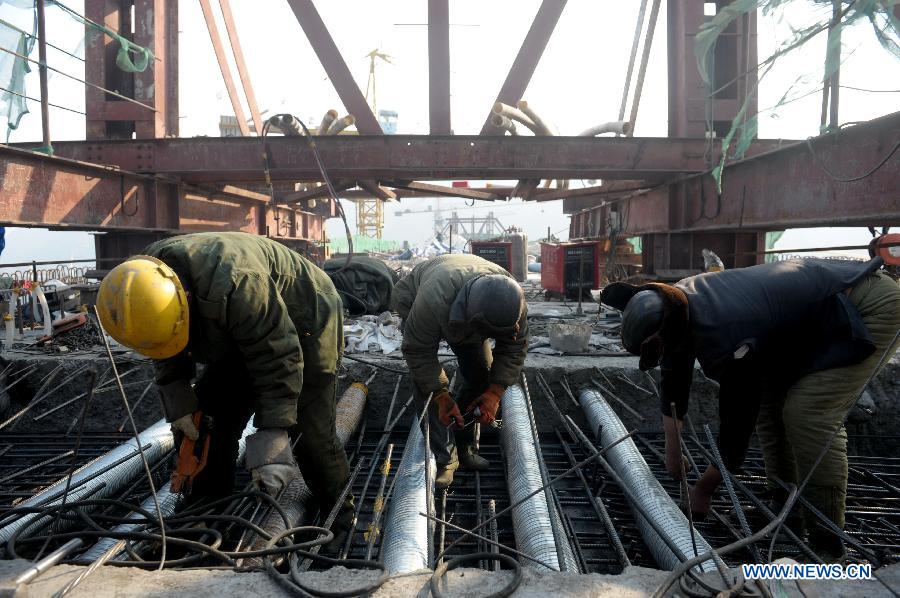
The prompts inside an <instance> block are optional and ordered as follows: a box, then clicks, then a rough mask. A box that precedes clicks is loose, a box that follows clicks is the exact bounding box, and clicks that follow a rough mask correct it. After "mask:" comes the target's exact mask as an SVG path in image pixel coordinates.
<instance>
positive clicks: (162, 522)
mask: <svg viewBox="0 0 900 598" xmlns="http://www.w3.org/2000/svg"><path fill="white" fill-rule="evenodd" d="M94 315H95V316H96V321H94V322H93V323H94V325H96V326H97V331H98V332H99V333H100V339H101V340H102V341H103V347H104V348H105V349H106V356H107V357H108V358H109V367H110V368H111V369H112V374H113V377H114V378H115V379H116V384H117V386H118V387H119V394H120V395H121V396H122V403H123V404H124V405H125V411H126V412H127V413H128V419H129V420H130V421H131V431H132V432H133V433H134V443H135V444H136V445H137V448H138V452H139V453H140V455H141V461H142V462H143V464H144V472H145V473H146V474H147V483H148V484H150V492H151V493H152V494H153V504H154V505H156V514H157V515H158V516H159V533H160V536H161V537H162V540H161V542H162V556H161V557H160V561H159V569H160V570H162V568H163V566H164V565H165V563H166V525H165V519H164V518H163V514H162V508H161V507H160V506H159V497H158V496H157V495H156V484H154V483H153V474H152V473H150V464H149V463H148V462H147V455H145V454H144V447H143V446H142V445H141V440H140V434H139V432H138V429H137V424H135V423H134V414H133V413H132V412H131V405H130V404H129V403H128V396H127V395H126V394H125V389H124V388H123V387H122V379H121V378H120V377H119V371H118V370H117V369H116V360H115V358H114V357H113V354H112V350H111V349H110V348H109V341H108V340H107V339H106V331H105V330H104V329H103V323H102V322H101V321H100V312H99V311H98V310H97V306H96V305H95V306H94Z"/></svg>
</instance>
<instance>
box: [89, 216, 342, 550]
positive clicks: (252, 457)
mask: <svg viewBox="0 0 900 598" xmlns="http://www.w3.org/2000/svg"><path fill="white" fill-rule="evenodd" d="M97 307H98V311H99V314H100V319H101V321H102V323H103V326H104V327H105V328H106V330H107V332H109V334H110V335H111V336H112V337H113V338H114V339H116V340H117V341H118V342H120V343H121V344H123V345H125V346H126V347H129V348H131V349H134V350H135V351H137V352H138V353H141V354H142V355H146V356H148V357H151V358H153V359H155V360H156V372H157V373H156V381H157V384H158V385H159V387H160V391H161V392H160V394H161V396H162V399H163V405H164V408H165V412H166V418H167V419H168V420H169V421H170V422H172V428H173V431H175V432H176V434H184V435H185V436H187V437H189V438H192V439H196V437H197V434H198V430H197V429H196V427H195V426H194V423H193V421H192V415H193V414H194V412H196V411H198V410H200V411H202V412H203V414H204V415H208V416H211V417H212V419H213V427H212V432H211V433H210V438H211V441H210V451H209V453H210V454H209V461H208V463H207V466H206V468H205V469H204V470H203V471H201V472H200V473H199V474H198V476H197V478H196V480H195V481H194V484H193V490H192V494H198V495H201V496H221V495H227V494H228V493H230V492H231V491H232V488H233V486H234V468H235V459H236V457H237V450H238V439H239V438H240V436H241V433H242V431H243V430H244V427H245V426H246V424H247V422H248V421H249V419H250V416H251V415H253V416H254V425H255V426H256V428H257V431H256V432H255V433H254V434H252V435H250V436H248V437H247V450H246V465H247V469H249V470H250V471H251V473H252V477H253V480H254V482H255V483H256V484H257V486H258V487H259V488H260V489H261V490H264V491H266V492H268V493H270V494H272V495H276V494H278V492H279V491H280V490H281V489H282V488H284V487H285V486H286V485H287V484H288V483H289V482H290V481H291V480H292V479H293V478H295V477H296V476H297V475H298V471H297V469H298V464H299V471H300V472H302V474H303V478H304V480H305V481H306V483H307V484H308V485H309V487H310V489H311V490H312V492H313V494H314V496H315V498H316V499H317V500H318V501H319V507H320V509H322V510H323V511H324V512H326V513H327V512H329V511H330V510H331V508H332V506H333V505H334V504H335V502H336V501H337V500H338V499H339V497H340V495H341V493H342V491H343V489H344V486H345V485H346V483H347V480H348V478H349V468H348V464H347V455H346V453H345V452H344V449H343V448H342V447H341V445H340V443H339V441H338V439H337V437H336V433H335V373H336V368H337V362H338V355H339V351H340V349H341V345H342V332H343V324H342V313H343V312H342V310H343V308H342V304H341V299H340V297H339V296H338V294H337V292H336V291H335V288H334V285H333V284H332V283H331V280H330V279H329V278H328V276H327V275H326V274H325V273H324V272H323V271H322V270H320V269H319V268H317V267H316V266H315V265H314V264H312V263H311V262H309V261H308V260H307V259H306V258H304V257H302V256H301V255H300V254H298V253H295V252H294V251H291V250H290V249H288V248H287V247H285V246H284V245H281V244H280V243H277V242H275V241H271V240H269V239H266V238H264V237H259V236H255V235H250V234H246V233H198V234H189V235H183V236H178V237H172V238H169V239H165V240H162V241H158V242H156V243H153V244H152V245H150V246H149V247H147V248H146V249H145V250H144V255H138V256H134V257H132V258H130V259H128V260H126V261H125V262H124V263H122V264H120V265H118V266H116V267H115V268H113V270H111V271H110V273H109V274H107V275H106V277H105V278H104V279H103V282H102V283H101V285H100V290H99V292H98V294H97ZM196 363H201V364H205V365H206V368H205V370H204V371H203V374H202V375H201V376H200V378H199V380H197V382H196V384H195V385H194V386H192V385H191V380H192V379H193V378H194V377H195V375H196V371H195V364H196ZM292 445H293V450H292V448H291V447H292ZM295 457H296V460H295ZM352 515H353V513H352V501H347V502H346V503H345V504H344V507H343V511H342V512H341V514H340V516H339V517H338V520H337V521H336V527H334V528H332V530H333V531H334V533H335V540H337V541H338V543H339V536H341V535H343V533H344V532H346V531H347V530H348V529H349V525H350V521H351V519H352ZM335 545H337V543H335Z"/></svg>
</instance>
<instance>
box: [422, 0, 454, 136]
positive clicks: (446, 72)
mask: <svg viewBox="0 0 900 598" xmlns="http://www.w3.org/2000/svg"><path fill="white" fill-rule="evenodd" d="M449 4H450V2H449V0H428V110H429V118H428V122H429V124H430V125H431V134H432V135H450V134H452V133H453V129H452V128H451V126H450V6H449Z"/></svg>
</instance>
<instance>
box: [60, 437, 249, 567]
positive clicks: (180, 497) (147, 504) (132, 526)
mask: <svg viewBox="0 0 900 598" xmlns="http://www.w3.org/2000/svg"><path fill="white" fill-rule="evenodd" d="M254 432H256V428H255V427H254V426H253V423H252V420H251V422H250V423H248V424H247V427H246V428H244V433H243V434H241V439H240V440H239V441H238V455H237V461H236V463H237V465H241V463H243V461H244V451H245V450H246V448H247V436H249V435H250V434H253V433H254ZM184 498H185V496H184V494H182V493H181V492H172V482H171V481H169V482H166V483H165V485H164V486H163V487H162V488H160V489H159V490H157V492H156V500H157V501H159V510H160V511H162V515H163V517H170V516H172V515H174V514H175V513H177V512H178V509H180V508H181V505H182V504H184ZM141 508H142V509H143V510H145V511H147V512H148V513H152V514H153V515H154V517H155V516H156V502H154V500H153V496H148V497H147V498H146V499H145V500H144V502H142V503H141ZM128 518H129V519H139V520H141V523H122V524H119V525H117V526H116V527H115V528H113V530H112V531H114V532H122V533H128V532H133V531H138V530H139V529H140V528H142V527H144V526H145V525H147V524H146V522H144V519H145V516H144V515H143V514H141V513H137V512H135V513H131V514H130V515H129V516H128ZM117 543H118V540H117V539H116V538H102V539H101V540H100V541H99V542H97V543H96V544H94V545H93V546H91V547H90V548H89V549H88V550H86V551H85V552H84V554H82V555H80V556H79V557H78V558H77V559H75V562H77V563H80V564H87V563H93V562H94V561H96V560H97V559H99V558H100V557H102V556H103V555H104V554H106V552H107V551H108V550H110V549H111V548H112V547H113V546H115V545H116V544H117ZM127 555H128V552H127V551H126V550H124V549H122V550H120V551H118V552H117V553H116V554H114V555H113V556H111V557H110V560H114V561H115V560H125V559H126V558H127Z"/></svg>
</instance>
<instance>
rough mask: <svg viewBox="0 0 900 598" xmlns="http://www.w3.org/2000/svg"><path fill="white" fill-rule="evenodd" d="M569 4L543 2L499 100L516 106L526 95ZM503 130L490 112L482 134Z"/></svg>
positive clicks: (561, 1)
mask: <svg viewBox="0 0 900 598" xmlns="http://www.w3.org/2000/svg"><path fill="white" fill-rule="evenodd" d="M565 7H566V0H544V1H543V2H542V3H541V7H540V8H539V9H538V11H537V14H536V15H535V16H534V21H533V22H532V23H531V28H530V29H529V30H528V34H527V35H525V41H523V42H522V47H521V48H519V53H518V54H517V55H516V59H515V61H513V64H512V66H511V67H510V69H509V74H508V75H506V81H504V82H503V87H501V88H500V93H498V94H497V101H498V102H503V103H504V104H509V105H510V106H515V105H516V103H517V102H518V101H519V100H521V99H522V94H524V93H525V90H526V89H527V88H528V83H529V82H531V76H532V75H533V74H534V69H535V68H537V64H538V62H539V61H540V60H541V56H542V55H543V54H544V48H546V47H547V42H548V41H550V36H551V35H552V34H553V30H554V29H555V28H556V23H557V22H558V21H559V17H560V15H561V14H562V11H563V9H564V8H565ZM502 133H503V129H498V128H497V127H494V126H492V125H491V115H490V114H488V118H487V120H486V121H485V122H484V126H483V127H482V128H481V134H482V135H489V134H493V135H499V134H502Z"/></svg>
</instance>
